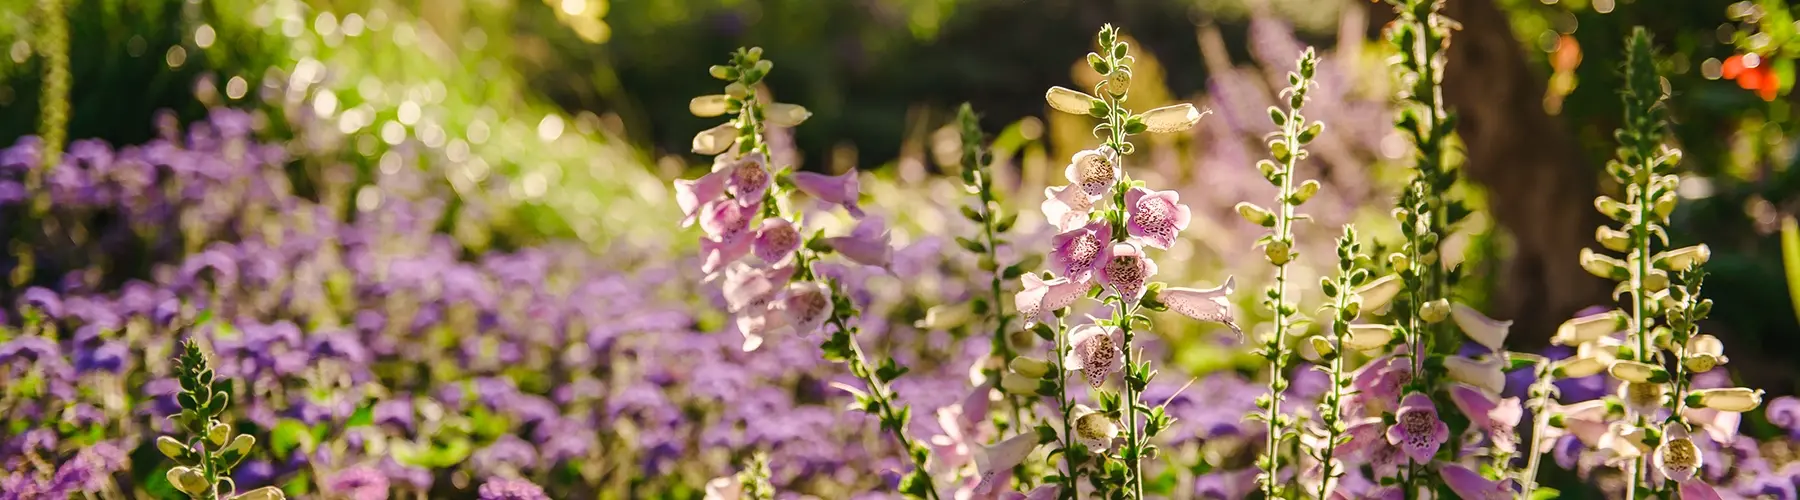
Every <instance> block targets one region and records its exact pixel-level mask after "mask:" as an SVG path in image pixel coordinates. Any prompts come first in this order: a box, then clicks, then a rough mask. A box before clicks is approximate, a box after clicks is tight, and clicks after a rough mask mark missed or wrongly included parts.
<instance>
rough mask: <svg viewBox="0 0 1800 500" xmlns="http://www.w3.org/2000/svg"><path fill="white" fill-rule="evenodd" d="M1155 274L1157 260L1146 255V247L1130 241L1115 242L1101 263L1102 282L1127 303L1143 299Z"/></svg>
mask: <svg viewBox="0 0 1800 500" xmlns="http://www.w3.org/2000/svg"><path fill="white" fill-rule="evenodd" d="M1155 275H1156V261H1153V260H1150V256H1148V255H1144V249H1142V248H1139V247H1138V246H1137V244H1136V243H1132V242H1129V241H1121V242H1116V243H1113V244H1112V247H1111V248H1110V249H1108V251H1107V252H1106V255H1105V256H1104V262H1103V263H1102V264H1101V265H1100V283H1102V284H1105V285H1106V286H1107V287H1108V288H1111V289H1112V291H1113V293H1116V294H1119V298H1120V299H1121V300H1123V301H1124V303H1126V304H1131V303H1136V302H1137V301H1139V300H1142V299H1143V298H1144V288H1145V285H1147V284H1149V282H1150V277H1151V276H1155Z"/></svg>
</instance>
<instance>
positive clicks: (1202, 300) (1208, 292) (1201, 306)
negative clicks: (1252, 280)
mask: <svg viewBox="0 0 1800 500" xmlns="http://www.w3.org/2000/svg"><path fill="white" fill-rule="evenodd" d="M1236 289H1237V280H1236V279H1235V278H1230V277H1228V278H1225V283H1224V284H1221V285H1219V286H1216V287H1212V288H1180V287H1175V288H1164V289H1162V292H1160V293H1159V294H1158V295H1157V296H1156V301H1157V302H1162V303H1163V305H1166V306H1169V310H1171V311H1175V312H1178V313H1181V314H1182V315H1183V316H1187V317H1189V318H1194V319H1197V320H1200V321H1215V322H1219V323H1224V324H1225V325H1226V326H1230V327H1231V330H1232V331H1238V326H1237V321H1236V318H1235V316H1234V315H1233V314H1232V313H1231V292H1232V291H1234V290H1236ZM1240 333H1241V332H1240Z"/></svg>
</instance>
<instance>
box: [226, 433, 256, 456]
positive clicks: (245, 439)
mask: <svg viewBox="0 0 1800 500" xmlns="http://www.w3.org/2000/svg"><path fill="white" fill-rule="evenodd" d="M255 445H256V437H255V436H251V435H249V434H238V435H237V437H236V438H233V439H232V440H231V444H230V445H228V446H226V447H225V448H224V449H221V450H219V451H223V452H227V453H236V454H238V456H244V455H249V454H250V447H251V446H255Z"/></svg>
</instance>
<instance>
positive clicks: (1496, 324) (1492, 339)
mask: <svg viewBox="0 0 1800 500" xmlns="http://www.w3.org/2000/svg"><path fill="white" fill-rule="evenodd" d="M1450 319H1452V320H1454V321H1455V322H1456V327H1457V328H1458V329H1461V330H1462V331H1463V334H1464V335H1467V336H1468V337H1469V340H1473V341H1475V343H1477V344H1481V345H1482V346H1483V347H1487V348H1488V350H1489V351H1494V352H1498V351H1499V350H1500V347H1501V345H1502V344H1504V343H1506V335H1507V333H1508V331H1509V330H1511V328H1512V321H1500V320H1496V319H1493V318H1489V317H1487V315H1485V314H1482V313H1481V311H1477V310H1475V308H1473V307H1469V306H1466V305H1463V304H1460V303H1459V304H1452V305H1451V306H1450Z"/></svg>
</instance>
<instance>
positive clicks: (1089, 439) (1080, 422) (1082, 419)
mask: <svg viewBox="0 0 1800 500" xmlns="http://www.w3.org/2000/svg"><path fill="white" fill-rule="evenodd" d="M1069 419H1070V420H1072V421H1073V422H1074V429H1073V430H1074V431H1075V436H1074V438H1075V442H1078V443H1081V444H1082V445H1085V446H1087V447H1088V449H1090V450H1093V451H1098V452H1104V451H1106V450H1110V449H1112V443H1113V440H1114V439H1118V437H1119V423H1118V422H1115V421H1113V419H1112V418H1111V417H1108V416H1106V414H1105V413H1100V412H1099V411H1097V410H1094V409H1093V408H1089V407H1088V406H1087V405H1083V404H1077V405H1075V409H1074V410H1072V411H1070V412H1069Z"/></svg>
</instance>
